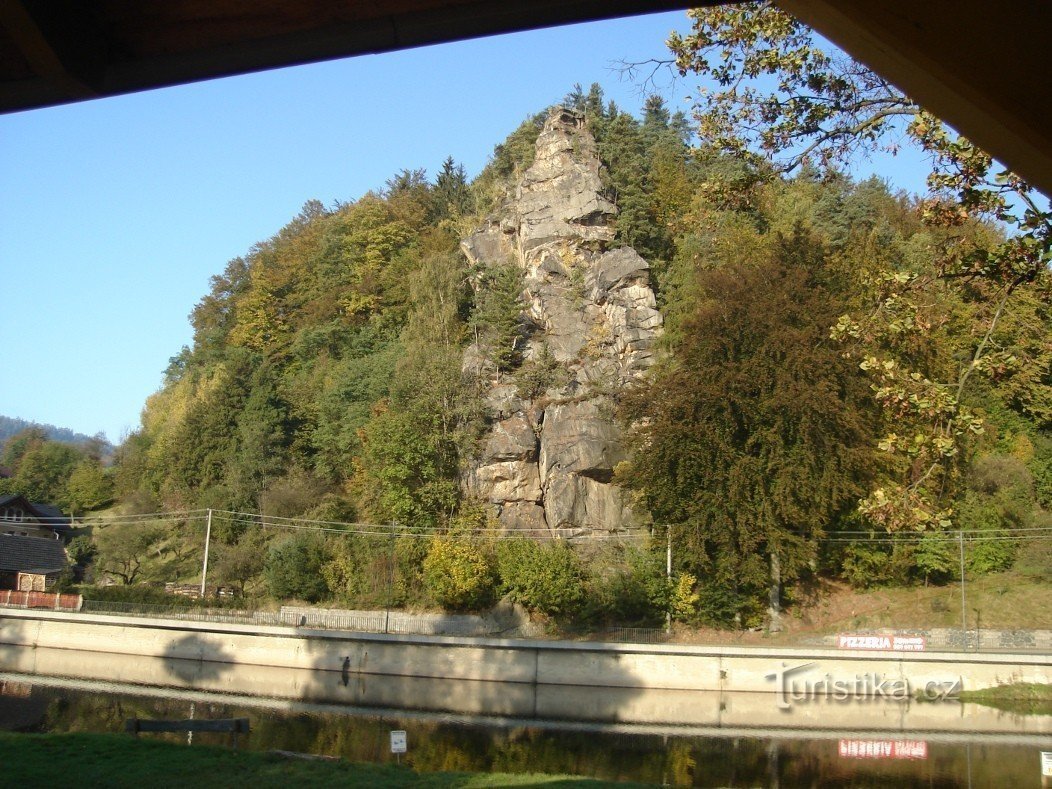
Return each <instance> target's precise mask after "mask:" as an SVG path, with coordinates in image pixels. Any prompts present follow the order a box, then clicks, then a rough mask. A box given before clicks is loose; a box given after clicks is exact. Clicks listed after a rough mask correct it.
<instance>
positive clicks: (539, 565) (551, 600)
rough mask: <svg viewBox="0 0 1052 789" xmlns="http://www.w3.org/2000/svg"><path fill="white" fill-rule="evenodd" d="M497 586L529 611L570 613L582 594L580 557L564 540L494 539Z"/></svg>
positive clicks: (582, 582)
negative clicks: (498, 581) (496, 540)
mask: <svg viewBox="0 0 1052 789" xmlns="http://www.w3.org/2000/svg"><path fill="white" fill-rule="evenodd" d="M497 574H498V575H499V577H500V589H501V592H502V593H503V594H506V595H509V596H510V597H511V599H512V600H514V601H515V602H517V603H520V604H521V605H522V606H524V607H525V608H526V609H528V610H530V611H536V612H538V613H541V614H544V615H546V616H560V617H567V616H572V615H573V614H575V613H576V612H577V611H579V610H580V608H581V605H582V603H583V602H584V597H585V583H584V582H585V574H584V569H583V567H582V564H581V559H580V557H579V556H578V555H577V553H576V552H575V551H574V549H573V548H572V547H571V546H570V545H569V544H568V543H566V542H564V541H555V542H548V543H539V542H536V541H534V540H525V539H508V540H501V541H500V542H498V543H497Z"/></svg>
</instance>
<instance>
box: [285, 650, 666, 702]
mask: <svg viewBox="0 0 1052 789" xmlns="http://www.w3.org/2000/svg"><path fill="white" fill-rule="evenodd" d="M306 646H307V650H308V652H309V653H310V654H311V656H312V658H313V659H312V667H311V669H310V671H309V676H308V677H307V678H306V679H305V681H302V682H301V684H300V686H299V688H298V691H299V692H298V697H299V698H300V699H302V700H304V701H312V702H319V701H325V702H337V703H342V704H350V705H355V706H360V707H367V708H383V709H404V710H418V711H425V712H449V713H457V714H464V715H484V716H495V717H510V718H524V719H537V718H546V719H564V720H589V721H617V720H624V719H630V718H631V717H632V716H631V713H630V708H631V707H632V706H633V705H635V704H636V703H637V702H638V700H639V698H640V697H641V696H642V695H643V694H644V692H645V691H644V690H643V689H642V688H640V687H639V686H640V685H643V684H645V683H643V682H641V677H640V675H639V673H638V672H636V671H635V670H634V669H633V668H632V667H631V666H628V665H626V661H624V660H621V659H618V656H616V655H614V654H610V653H605V654H604V653H594V654H591V655H589V654H580V653H577V654H575V653H572V652H569V651H561V652H558V653H552V652H539V651H538V650H537V649H536V647H535V645H534V644H532V643H531V642H529V641H524V642H514V641H509V642H505V643H503V644H498V645H494V646H490V647H484V646H481V645H479V644H476V643H472V642H470V641H467V640H464V641H461V640H459V639H444V638H432V639H426V638H422V639H398V638H396V637H391V638H385V637H382V636H381V637H371V638H361V639H356V638H347V639H325V640H310V641H307V642H306ZM560 660H569V661H571V662H575V663H576V664H577V665H578V666H581V665H582V664H587V665H588V668H589V669H590V670H592V671H591V673H588V674H587V675H586V678H585V681H586V682H588V683H589V684H585V683H584V682H581V681H580V680H579V679H577V680H575V684H573V685H571V684H550V683H551V677H552V676H553V675H554V674H558V667H557V666H554V665H553V664H554V663H555V662H557V661H560ZM546 667H547V671H548V673H547V675H546V673H545V672H546ZM562 682H566V680H562ZM591 683H594V684H591ZM633 686H634V687H633Z"/></svg>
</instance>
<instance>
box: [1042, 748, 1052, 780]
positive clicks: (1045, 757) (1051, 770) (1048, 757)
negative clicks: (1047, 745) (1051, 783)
mask: <svg viewBox="0 0 1052 789" xmlns="http://www.w3.org/2000/svg"><path fill="white" fill-rule="evenodd" d="M1041 775H1043V776H1046V777H1048V776H1052V751H1041Z"/></svg>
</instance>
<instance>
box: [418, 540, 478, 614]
mask: <svg viewBox="0 0 1052 789" xmlns="http://www.w3.org/2000/svg"><path fill="white" fill-rule="evenodd" d="M424 584H425V585H426V586H427V589H428V591H429V592H430V593H431V595H432V597H434V599H435V601H436V602H437V603H438V604H439V605H441V606H442V607H443V608H452V609H465V608H481V607H483V606H485V605H487V604H488V603H490V602H491V601H492V599H493V590H494V578H493V568H492V566H491V565H490V560H489V557H488V556H487V555H486V552H485V551H484V550H483V549H482V547H481V546H480V545H479V544H478V543H477V542H475V541H471V540H468V539H457V538H453V537H436V538H435V539H434V540H432V541H431V546H430V548H429V550H428V552H427V558H425V559H424Z"/></svg>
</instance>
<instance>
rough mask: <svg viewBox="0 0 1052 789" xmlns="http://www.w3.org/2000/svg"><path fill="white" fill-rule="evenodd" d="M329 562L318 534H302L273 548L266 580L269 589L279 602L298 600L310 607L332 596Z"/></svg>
mask: <svg viewBox="0 0 1052 789" xmlns="http://www.w3.org/2000/svg"><path fill="white" fill-rule="evenodd" d="M328 559H329V551H328V546H327V545H326V544H325V540H324V538H322V537H319V536H317V535H314V534H298V535H296V536H295V537H289V538H288V539H285V540H282V541H280V542H277V543H275V544H274V545H271V546H270V549H269V550H268V551H267V558H266V562H265V563H264V568H263V576H264V578H266V581H267V589H269V590H270V594H271V595H273V596H274V597H275V598H277V599H278V600H285V599H288V598H298V599H300V600H306V601H307V602H309V603H315V602H317V601H318V600H321V599H322V598H323V597H324V596H325V595H326V593H327V592H328V587H327V586H326V584H325V578H324V577H323V575H322V567H324V566H325V563H326V562H327V561H328Z"/></svg>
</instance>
